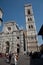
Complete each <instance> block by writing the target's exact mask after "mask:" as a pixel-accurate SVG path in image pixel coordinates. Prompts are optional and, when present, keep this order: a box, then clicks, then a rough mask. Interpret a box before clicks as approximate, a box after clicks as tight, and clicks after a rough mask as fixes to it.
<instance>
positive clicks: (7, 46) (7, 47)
mask: <svg viewBox="0 0 43 65" xmlns="http://www.w3.org/2000/svg"><path fill="white" fill-rule="evenodd" d="M9 47H10V44H9V41H6V53H9Z"/></svg>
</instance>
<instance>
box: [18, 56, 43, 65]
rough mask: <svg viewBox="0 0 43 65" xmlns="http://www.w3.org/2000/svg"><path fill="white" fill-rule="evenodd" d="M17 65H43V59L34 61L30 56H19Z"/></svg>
mask: <svg viewBox="0 0 43 65" xmlns="http://www.w3.org/2000/svg"><path fill="white" fill-rule="evenodd" d="M17 65H43V59H41V58H37V59H33V58H31V57H30V56H27V55H22V56H19V60H18V62H17Z"/></svg>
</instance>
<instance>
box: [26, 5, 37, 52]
mask: <svg viewBox="0 0 43 65" xmlns="http://www.w3.org/2000/svg"><path fill="white" fill-rule="evenodd" d="M25 18H26V31H27V51H28V52H31V51H32V52H34V51H37V32H36V26H35V21H34V15H33V10H32V5H31V4H26V5H25Z"/></svg>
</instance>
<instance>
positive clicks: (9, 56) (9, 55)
mask: <svg viewBox="0 0 43 65" xmlns="http://www.w3.org/2000/svg"><path fill="white" fill-rule="evenodd" d="M11 56H12V55H11V54H9V62H11Z"/></svg>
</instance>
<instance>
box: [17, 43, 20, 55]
mask: <svg viewBox="0 0 43 65" xmlns="http://www.w3.org/2000/svg"><path fill="white" fill-rule="evenodd" d="M19 52H20V45H19V44H17V54H19Z"/></svg>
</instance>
